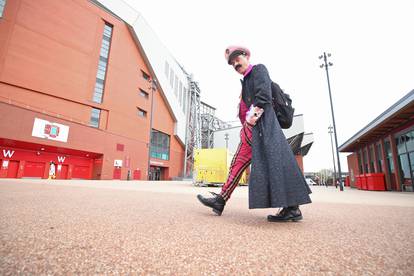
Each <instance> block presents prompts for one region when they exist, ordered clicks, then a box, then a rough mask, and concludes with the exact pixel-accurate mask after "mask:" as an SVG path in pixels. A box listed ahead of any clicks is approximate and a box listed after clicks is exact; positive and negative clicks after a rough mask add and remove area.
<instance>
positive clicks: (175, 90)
mask: <svg viewBox="0 0 414 276" xmlns="http://www.w3.org/2000/svg"><path fill="white" fill-rule="evenodd" d="M174 94H175V96H177V97H178V77H177V76H175V85H174Z"/></svg>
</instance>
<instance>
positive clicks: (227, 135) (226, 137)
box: [224, 133, 229, 149]
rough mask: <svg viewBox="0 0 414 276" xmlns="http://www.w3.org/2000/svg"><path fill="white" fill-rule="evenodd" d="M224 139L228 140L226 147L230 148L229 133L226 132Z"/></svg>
mask: <svg viewBox="0 0 414 276" xmlns="http://www.w3.org/2000/svg"><path fill="white" fill-rule="evenodd" d="M224 140H226V149H228V148H229V134H228V133H225V134H224Z"/></svg>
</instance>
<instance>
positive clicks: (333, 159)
mask: <svg viewBox="0 0 414 276" xmlns="http://www.w3.org/2000/svg"><path fill="white" fill-rule="evenodd" d="M328 129H329V131H328V133H329V135H330V136H331V148H332V161H333V166H334V177H333V181H334V182H333V184H334V185H335V186H336V165H335V153H334V146H333V141H332V133H333V131H332V129H333V127H332V126H329V127H328Z"/></svg>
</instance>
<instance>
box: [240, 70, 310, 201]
mask: <svg viewBox="0 0 414 276" xmlns="http://www.w3.org/2000/svg"><path fill="white" fill-rule="evenodd" d="M242 98H243V101H244V102H245V103H246V105H247V106H248V107H249V106H250V105H251V104H253V105H254V106H258V107H261V108H263V109H264V113H263V114H262V116H261V117H260V119H259V121H258V122H257V124H256V125H255V126H254V127H253V139H252V140H253V144H252V169H251V174H250V178H249V208H250V209H253V208H279V207H288V206H295V205H301V204H306V203H311V199H310V197H309V194H310V193H311V190H310V188H309V186H308V185H307V184H306V181H305V179H304V177H303V174H302V171H301V170H300V168H299V166H298V164H297V162H296V159H295V156H294V155H293V152H292V149H291V148H290V146H289V144H288V142H287V141H286V137H285V135H284V134H283V132H282V129H281V128H280V125H279V122H278V120H277V117H276V114H275V112H274V110H273V106H272V104H271V98H272V91H271V80H270V77H269V74H268V72H267V69H266V67H265V66H264V65H262V64H258V65H256V66H254V67H253V69H252V71H251V72H250V73H249V74H248V75H247V76H245V78H244V80H243V82H242Z"/></svg>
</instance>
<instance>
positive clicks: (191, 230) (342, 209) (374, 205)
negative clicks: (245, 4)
mask: <svg viewBox="0 0 414 276" xmlns="http://www.w3.org/2000/svg"><path fill="white" fill-rule="evenodd" d="M209 190H217V188H200V187H194V186H192V185H191V183H190V182H146V181H130V182H127V181H76V180H75V181H56V180H54V181H50V180H49V181H47V180H46V181H45V180H27V179H25V180H0V220H1V222H2V223H1V224H0V242H1V249H0V256H1V257H0V274H1V275H16V274H141V275H316V274H318V275H319V274H321V275H413V274H414V273H413V272H414V261H413V260H414V258H413V257H414V242H413V239H412V232H413V229H414V228H413V227H414V206H413V200H414V195H413V194H411V193H392V192H381V193H376V192H366V191H356V190H346V191H345V192H339V191H338V190H335V188H332V187H330V188H325V187H313V190H314V193H313V194H312V199H313V201H314V203H313V204H309V205H305V206H303V207H302V211H303V214H304V220H303V221H301V222H299V223H282V224H281V223H268V222H267V221H266V216H267V215H268V214H270V213H272V212H273V213H274V212H276V211H277V210H271V209H259V210H249V209H248V208H247V187H238V188H237V189H236V192H235V194H234V196H233V198H232V199H231V200H230V202H229V203H228V205H227V206H226V209H225V211H224V213H223V215H222V216H221V217H218V216H215V215H214V214H213V213H212V212H211V211H210V210H209V209H208V208H206V207H205V206H202V205H201V204H200V203H199V202H198V201H197V199H196V198H195V195H196V194H197V193H206V192H207V191H209Z"/></svg>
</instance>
